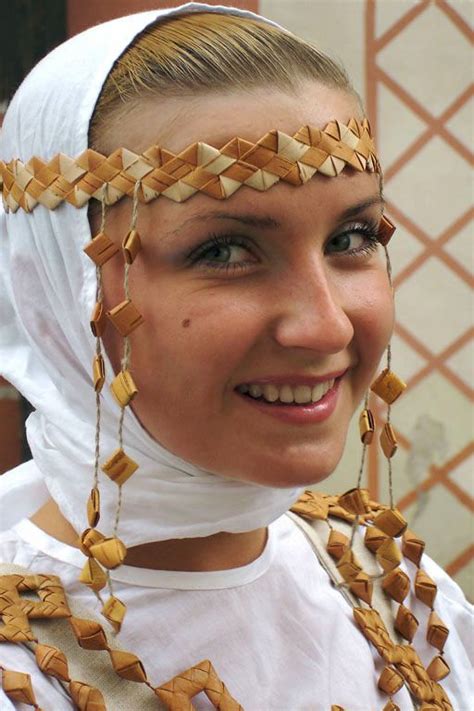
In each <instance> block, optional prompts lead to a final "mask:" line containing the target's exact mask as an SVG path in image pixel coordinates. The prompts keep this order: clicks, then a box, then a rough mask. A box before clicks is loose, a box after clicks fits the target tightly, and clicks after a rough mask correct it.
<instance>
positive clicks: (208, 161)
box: [0, 118, 380, 212]
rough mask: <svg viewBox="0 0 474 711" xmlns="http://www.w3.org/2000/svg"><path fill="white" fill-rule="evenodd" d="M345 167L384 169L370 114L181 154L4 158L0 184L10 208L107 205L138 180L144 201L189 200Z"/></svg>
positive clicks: (156, 150) (296, 181)
mask: <svg viewBox="0 0 474 711" xmlns="http://www.w3.org/2000/svg"><path fill="white" fill-rule="evenodd" d="M346 166H349V167H351V168H353V169H355V170H357V171H365V170H367V171H369V172H377V173H379V172H380V164H379V161H378V159H377V156H376V154H375V147H374V142H373V139H372V135H371V130H370V125H369V122H368V120H367V119H365V118H364V119H362V120H358V119H356V118H351V119H350V120H349V121H348V123H347V125H346V124H343V123H341V122H339V121H331V122H330V123H328V124H327V126H326V127H325V128H324V129H319V128H315V127H312V126H302V127H301V128H300V129H299V131H297V132H296V133H295V134H294V135H293V136H290V135H288V134H286V133H283V132H282V131H278V130H273V131H270V132H269V133H267V134H265V136H263V137H262V138H260V140H258V141H257V142H256V143H252V142H250V141H247V140H245V139H243V138H238V137H236V138H233V139H231V140H230V141H229V142H228V143H226V144H225V145H224V146H222V147H221V148H215V147H214V146H211V145H209V144H207V143H202V142H197V143H193V144H192V145H190V146H188V147H187V148H185V149H184V150H183V151H181V152H180V153H178V154H175V153H172V152H171V151H168V150H166V149H165V148H162V147H160V146H152V147H151V148H149V149H148V150H147V151H145V152H144V153H142V154H137V153H134V152H132V151H130V150H128V149H127V148H118V149H117V150H115V151H114V152H113V153H112V154H111V155H110V156H104V155H102V154H101V153H98V152H96V151H93V150H92V149H90V148H88V149H87V150H85V151H84V152H83V153H81V155H80V156H78V157H77V158H71V157H69V156H66V155H64V154H62V153H58V154H57V155H56V156H55V157H54V158H53V159H52V160H50V161H49V162H45V161H44V160H42V159H41V158H38V157H33V158H31V159H30V160H28V162H26V163H23V162H22V161H21V160H20V159H13V160H11V161H9V162H8V163H5V162H3V161H0V189H1V191H2V197H3V202H4V206H5V210H6V211H8V210H10V211H12V212H15V211H16V210H18V209H19V208H21V209H23V210H25V211H26V212H31V211H32V210H33V209H34V208H35V207H36V206H37V205H38V204H41V205H43V206H45V207H47V208H48V209H50V210H54V209H55V208H56V207H57V206H58V205H60V204H61V203H62V202H64V201H65V202H68V203H70V204H71V205H73V206H74V207H77V208H80V207H83V206H84V205H86V203H87V202H88V201H89V200H90V199H91V198H95V199H96V200H100V201H103V202H106V203H107V204H109V205H110V204H113V203H115V202H117V201H118V200H120V199H121V198H122V197H124V196H129V197H132V196H133V192H134V189H135V186H136V183H137V181H140V189H139V192H138V199H139V200H140V201H141V202H145V203H147V202H151V201H152V200H154V199H156V198H157V197H159V196H160V195H164V196H165V197H167V198H169V199H171V200H174V201H175V202H184V201H185V200H187V199H188V198H190V197H191V196H192V195H195V194H196V193H203V194H205V195H208V196H209V197H212V198H216V199H218V200H225V199H226V198H228V197H230V196H231V195H233V194H234V193H235V192H236V191H237V190H238V189H239V188H241V187H242V185H247V186H248V187H251V188H253V189H255V190H260V191H266V190H268V189H269V188H271V187H272V186H273V185H275V184H276V183H278V182H279V181H280V180H283V181H284V182H285V183H290V184H291V185H303V184H304V183H306V182H307V181H308V180H309V179H310V178H311V177H312V176H313V175H314V174H315V173H320V174H322V175H326V176H328V177H337V176H338V175H339V174H340V173H341V171H342V170H344V168H345V167H346Z"/></svg>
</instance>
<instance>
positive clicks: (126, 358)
mask: <svg viewBox="0 0 474 711" xmlns="http://www.w3.org/2000/svg"><path fill="white" fill-rule="evenodd" d="M139 189H140V180H137V181H136V183H135V187H134V189H133V203H132V215H131V218H130V232H131V231H132V230H134V229H135V228H136V225H137V219H138V205H139V202H138V191H139ZM129 275H130V264H129V263H128V262H125V265H124V272H123V290H124V293H125V298H126V299H128V300H129V299H130V281H129ZM131 355H132V347H131V342H130V337H129V336H125V337H124V339H123V353H122V360H121V369H122V372H124V371H126V370H128V369H129V367H130V361H131ZM124 420H125V407H122V408H121V410H120V418H119V426H118V440H119V448H120V449H123V425H124ZM122 498H123V497H122V486H121V485H119V487H118V498H117V508H116V510H115V521H114V528H113V535H114V536H117V531H118V526H119V521H120V512H121V509H122ZM107 577H108V583H109V589H110V590H111V582H110V576H107ZM110 594H111V595H112V592H111V593H110Z"/></svg>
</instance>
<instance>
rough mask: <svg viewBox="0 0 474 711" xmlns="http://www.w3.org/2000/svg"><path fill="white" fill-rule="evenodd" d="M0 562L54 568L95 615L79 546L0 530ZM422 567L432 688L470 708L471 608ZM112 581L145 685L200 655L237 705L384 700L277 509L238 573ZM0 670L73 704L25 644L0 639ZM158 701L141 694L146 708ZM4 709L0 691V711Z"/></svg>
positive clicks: (352, 706) (327, 588) (306, 547)
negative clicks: (432, 627)
mask: <svg viewBox="0 0 474 711" xmlns="http://www.w3.org/2000/svg"><path fill="white" fill-rule="evenodd" d="M0 561H1V562H3V563H14V564H17V565H20V566H23V567H27V568H29V569H30V570H31V571H32V572H35V573H48V574H52V575H58V576H59V577H60V578H61V580H62V583H63V585H64V587H65V589H66V591H67V594H68V597H70V598H73V599H76V600H77V601H78V602H80V603H81V604H82V605H83V606H87V607H88V609H90V610H91V613H92V612H94V613H95V614H96V615H97V616H99V617H100V614H99V607H98V604H97V603H96V600H95V597H94V596H93V594H92V593H91V592H90V591H89V590H88V589H87V588H85V587H84V586H83V585H81V584H80V583H79V582H78V576H79V572H80V569H81V568H82V566H83V564H84V557H83V555H82V553H81V552H80V551H79V550H77V549H75V548H73V547H71V546H68V545H66V544H64V543H61V542H59V541H57V540H56V539H53V538H52V537H51V536H48V535H47V534H46V533H44V532H43V531H42V530H40V529H39V528H37V527H36V526H35V525H34V524H32V523H31V522H30V521H29V520H27V519H25V520H23V521H22V522H21V523H19V524H18V525H16V526H15V527H14V528H13V529H12V530H11V531H9V532H7V533H3V534H1V535H0ZM402 567H403V569H404V570H405V571H406V572H407V573H408V574H409V575H413V574H414V572H415V571H416V569H415V566H413V565H412V564H411V563H410V562H408V563H406V564H405V563H404V564H403V565H402ZM423 568H424V569H425V570H426V572H427V573H428V574H429V575H430V576H431V577H432V578H433V579H434V580H435V582H436V583H437V585H438V595H437V597H436V602H435V609H436V612H437V613H438V614H439V616H440V617H441V619H442V620H443V621H444V622H445V623H446V624H447V625H448V627H449V629H450V634H449V638H448V641H447V643H446V646H445V658H446V660H447V661H448V663H449V665H450V667H451V674H450V675H449V676H448V677H447V678H446V679H444V680H443V681H442V682H441V684H442V686H443V687H444V688H445V689H446V691H447V693H448V696H449V697H450V699H451V701H452V703H453V705H454V708H455V709H456V711H472V709H473V708H474V689H473V686H472V666H473V657H474V655H473V649H472V647H473V615H472V607H471V606H470V605H469V604H468V603H467V601H466V599H465V597H464V595H463V593H462V592H461V590H460V588H459V587H458V585H456V583H454V581H453V580H451V578H449V576H448V575H447V574H446V573H445V572H444V571H443V570H442V569H441V568H440V567H439V566H438V565H436V564H435V563H434V562H433V561H432V560H431V559H430V558H428V557H427V556H424V557H423ZM112 578H113V581H114V592H115V594H116V595H117V597H119V598H120V599H121V600H123V602H125V603H126V605H127V608H128V611H127V617H126V620H125V622H124V625H123V628H122V632H121V633H120V636H119V639H120V645H121V647H122V648H123V649H126V650H128V651H130V652H133V653H134V654H137V655H138V656H139V657H140V659H141V660H142V662H143V664H144V667H145V670H146V672H147V675H148V678H149V679H150V681H151V683H152V684H153V685H154V686H159V685H161V684H163V683H165V682H166V681H168V680H170V679H171V678H172V677H173V676H175V675H176V674H178V673H179V672H182V671H184V670H185V669H187V668H189V667H191V666H193V665H194V664H196V663H197V662H199V661H201V660H203V659H210V660H211V661H212V663H213V665H214V667H215V669H216V671H217V673H218V675H219V676H220V678H221V679H222V680H223V681H224V683H225V684H226V686H227V688H228V689H229V691H230V693H231V694H232V696H233V697H234V698H235V699H236V700H237V701H239V703H240V704H241V705H242V706H243V708H244V709H245V711H330V708H331V704H339V705H340V706H342V707H343V708H344V709H345V710H346V711H382V709H383V706H384V704H385V703H386V702H387V696H386V695H385V694H382V693H380V692H379V691H378V690H377V679H378V677H379V675H380V673H381V671H382V669H383V666H384V665H383V662H382V660H381V659H380V657H379V655H378V653H377V651H376V650H375V649H374V648H373V647H372V646H371V645H370V644H369V643H368V642H367V640H366V639H365V638H364V637H363V635H362V634H361V633H360V631H359V630H358V628H357V627H356V625H355V623H354V621H353V616H352V609H351V607H350V606H349V604H348V603H347V602H346V600H345V599H344V598H343V596H342V595H341V594H340V592H339V591H337V590H336V589H335V588H334V587H333V586H332V584H331V582H330V579H329V577H328V575H327V573H326V572H325V571H324V569H323V568H322V566H321V564H320V563H319V561H318V559H317V557H316V555H315V553H314V551H313V549H312V547H311V545H310V543H309V542H308V540H307V539H306V537H305V535H304V533H303V532H302V531H301V530H300V529H299V528H298V527H297V526H296V525H295V523H294V522H293V521H292V520H291V518H290V517H289V516H287V515H283V516H281V517H280V518H278V519H277V520H276V521H274V522H273V523H272V524H271V525H270V526H269V536H268V541H267V544H266V547H265V550H264V551H263V553H262V554H261V555H260V557H259V558H257V559H256V560H254V561H253V562H252V563H250V564H248V565H245V566H243V567H241V568H234V569H231V570H223V571H215V572H206V573H200V572H174V571H160V570H146V569H143V568H133V567H130V566H121V567H120V568H119V569H118V570H116V571H112ZM406 604H407V605H408V606H409V607H410V609H411V610H412V611H413V612H414V614H415V616H416V617H417V619H418V620H419V621H420V626H419V628H418V631H417V634H416V636H415V639H414V641H413V644H414V646H415V648H416V649H417V651H418V653H419V654H420V657H421V658H422V661H423V662H424V663H425V664H428V663H429V662H430V660H431V659H432V657H433V656H434V655H435V653H436V650H435V649H434V648H433V647H431V646H430V645H429V644H428V643H427V642H426V640H425V635H426V620H427V614H428V609H427V608H426V606H425V605H423V604H422V603H421V602H419V601H418V600H417V599H416V598H415V597H413V596H412V597H411V598H410V599H409V600H408V601H407V603H406ZM104 625H107V623H106V622H105V621H104ZM91 654H92V652H91ZM0 665H3V666H5V667H8V668H11V669H14V670H16V671H23V672H28V673H29V674H31V677H32V681H33V688H34V691H35V695H36V698H37V701H38V703H39V705H40V706H41V708H42V709H43V711H63V710H64V711H65V710H66V709H67V710H70V709H72V708H73V704H72V702H71V700H70V699H69V697H68V696H67V695H66V693H65V692H64V690H63V689H62V687H61V685H60V683H59V682H58V681H56V680H55V679H53V678H51V677H47V676H46V675H43V674H42V673H41V672H39V671H38V669H37V667H36V664H35V661H34V658H33V655H32V654H31V652H29V651H28V650H27V649H26V648H25V647H22V646H20V645H14V644H7V643H0ZM84 681H86V679H84ZM393 700H394V701H395V702H396V703H397V704H398V705H399V707H400V709H401V711H413V704H412V702H411V700H410V697H409V694H408V692H407V690H406V689H405V688H402V689H401V690H400V691H399V692H398V693H397V694H395V695H394V697H393ZM193 704H194V706H195V708H196V709H197V711H208V710H209V709H210V705H209V704H210V702H209V701H208V700H207V698H206V697H205V696H204V694H199V695H198V696H196V697H195V698H194V699H193ZM157 706H159V704H157V699H156V697H154V696H153V694H152V692H151V691H150V709H156V708H157ZM14 708H18V707H15V706H14V705H13V704H12V703H11V702H10V701H9V700H8V698H7V697H6V696H5V695H4V694H3V692H2V691H1V690H0V709H1V710H2V711H4V710H5V711H7V710H9V709H14ZM21 708H23V706H21ZM111 711H113V709H112V710H111Z"/></svg>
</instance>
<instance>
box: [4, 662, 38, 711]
mask: <svg viewBox="0 0 474 711" xmlns="http://www.w3.org/2000/svg"><path fill="white" fill-rule="evenodd" d="M2 686H3V690H4V692H5V694H6V695H7V696H8V698H10V699H11V700H12V701H19V702H20V703H23V704H28V705H29V706H36V705H37V704H36V699H35V694H34V691H33V687H32V686H31V677H30V675H29V674H24V673H23V672H17V671H13V670H12V669H4V670H3V672H2Z"/></svg>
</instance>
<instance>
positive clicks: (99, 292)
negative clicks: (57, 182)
mask: <svg viewBox="0 0 474 711" xmlns="http://www.w3.org/2000/svg"><path fill="white" fill-rule="evenodd" d="M106 193H107V186H105V188H104V192H103V195H102V199H101V202H100V204H101V217H100V232H105V218H106ZM95 273H96V284H97V285H96V292H95V300H96V302H97V303H98V304H102V302H103V298H104V290H103V283H102V268H101V267H100V266H97V267H96V270H95ZM95 354H96V356H97V358H100V357H101V356H102V343H101V340H100V336H97V337H96V340H95ZM95 413H96V415H95V450H94V489H97V488H98V484H99V459H100V415H101V411H100V392H99V391H96V394H95Z"/></svg>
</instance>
